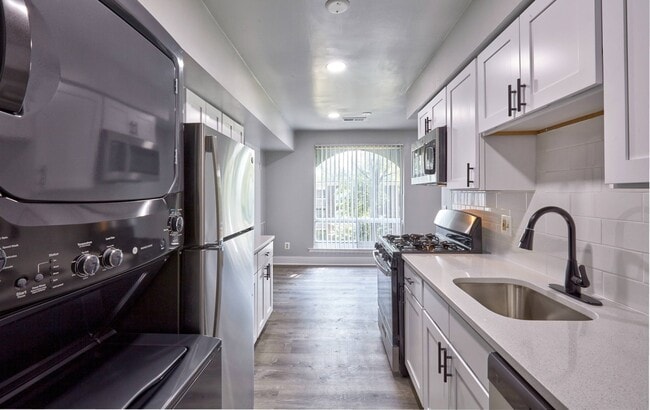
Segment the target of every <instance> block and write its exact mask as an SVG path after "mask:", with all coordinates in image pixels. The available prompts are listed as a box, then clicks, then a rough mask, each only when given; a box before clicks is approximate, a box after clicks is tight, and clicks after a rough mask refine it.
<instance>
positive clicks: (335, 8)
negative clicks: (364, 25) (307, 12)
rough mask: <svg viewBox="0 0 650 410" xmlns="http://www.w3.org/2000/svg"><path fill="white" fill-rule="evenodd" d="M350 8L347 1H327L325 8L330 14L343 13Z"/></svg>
mask: <svg viewBox="0 0 650 410" xmlns="http://www.w3.org/2000/svg"><path fill="white" fill-rule="evenodd" d="M348 7H350V1H349V0H327V1H326V2H325V8H326V9H327V11H329V12H330V13H332V14H341V13H344V12H345V11H346V10H347V9H348Z"/></svg>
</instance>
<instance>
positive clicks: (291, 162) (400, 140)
mask: <svg viewBox="0 0 650 410" xmlns="http://www.w3.org/2000/svg"><path fill="white" fill-rule="evenodd" d="M416 135H417V132H416V130H392V131H370V130H367V131H296V138H295V140H294V141H295V146H294V147H295V151H293V152H290V153H287V152H272V151H267V152H265V153H264V164H263V171H262V174H263V176H262V178H263V181H264V188H263V189H264V190H265V192H266V193H265V201H263V202H264V208H265V215H264V217H263V218H262V219H263V220H264V221H266V223H265V229H264V233H265V234H267V235H275V246H274V262H275V263H297V264H305V263H314V264H328V263H338V264H359V263H368V262H370V261H371V259H370V256H371V255H370V252H367V251H366V252H364V253H359V252H350V251H348V252H340V253H339V252H337V253H335V252H322V251H319V252H310V251H309V248H311V247H313V235H314V234H313V216H314V208H313V206H314V199H313V198H314V171H313V169H314V145H318V144H395V143H397V144H404V160H403V173H404V174H403V178H404V182H405V183H404V229H405V232H421V233H426V232H431V231H433V217H434V216H435V214H436V212H437V211H438V210H439V209H440V204H441V197H440V188H437V187H432V186H411V184H410V169H411V158H410V149H411V144H412V143H413V142H415V140H416ZM285 242H290V243H291V249H290V250H285V249H284V243H285Z"/></svg>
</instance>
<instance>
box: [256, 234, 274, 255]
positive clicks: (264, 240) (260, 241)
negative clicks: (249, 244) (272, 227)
mask: <svg viewBox="0 0 650 410" xmlns="http://www.w3.org/2000/svg"><path fill="white" fill-rule="evenodd" d="M274 239H275V235H261V236H257V237H255V251H254V252H253V253H258V252H259V251H261V250H262V248H264V247H265V246H266V245H268V244H269V243H271V242H272V241H273V240H274Z"/></svg>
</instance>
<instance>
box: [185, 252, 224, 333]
mask: <svg viewBox="0 0 650 410" xmlns="http://www.w3.org/2000/svg"><path fill="white" fill-rule="evenodd" d="M181 263H182V271H181V295H180V304H181V309H180V310H181V331H182V332H183V333H194V334H201V335H205V336H215V335H216V330H215V329H216V320H217V316H216V315H217V309H218V305H217V300H218V288H217V286H218V285H219V279H218V276H219V274H220V273H221V272H223V268H222V267H220V264H221V263H223V254H222V251H220V250H184V251H183V254H182V262H181Z"/></svg>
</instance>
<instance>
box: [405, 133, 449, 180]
mask: <svg viewBox="0 0 650 410" xmlns="http://www.w3.org/2000/svg"><path fill="white" fill-rule="evenodd" d="M411 184H412V185H423V184H429V185H446V184H447V127H438V128H434V129H433V130H431V131H430V132H429V133H428V134H426V135H425V136H424V137H422V138H420V139H419V140H418V141H417V142H415V143H414V144H413V145H412V146H411Z"/></svg>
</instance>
